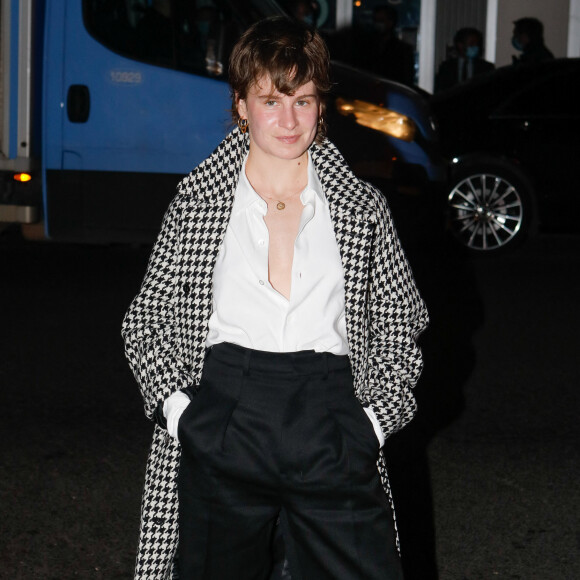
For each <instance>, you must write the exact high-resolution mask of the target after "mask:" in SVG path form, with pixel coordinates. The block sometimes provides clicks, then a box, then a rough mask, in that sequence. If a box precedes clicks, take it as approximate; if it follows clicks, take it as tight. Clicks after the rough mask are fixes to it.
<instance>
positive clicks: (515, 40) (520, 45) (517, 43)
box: [512, 36, 522, 51]
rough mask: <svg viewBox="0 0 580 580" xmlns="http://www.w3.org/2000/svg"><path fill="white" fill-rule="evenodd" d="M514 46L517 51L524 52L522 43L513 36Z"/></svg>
mask: <svg viewBox="0 0 580 580" xmlns="http://www.w3.org/2000/svg"><path fill="white" fill-rule="evenodd" d="M512 46H513V47H514V48H515V49H516V50H520V51H521V50H522V44H521V42H520V41H519V40H518V38H517V36H512Z"/></svg>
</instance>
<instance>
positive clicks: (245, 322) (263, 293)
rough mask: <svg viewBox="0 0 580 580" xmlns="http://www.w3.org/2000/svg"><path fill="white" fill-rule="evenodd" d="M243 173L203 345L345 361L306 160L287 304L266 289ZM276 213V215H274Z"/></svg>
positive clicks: (334, 265)
mask: <svg viewBox="0 0 580 580" xmlns="http://www.w3.org/2000/svg"><path fill="white" fill-rule="evenodd" d="M245 168H246V164H245V162H244V166H243V168H242V172H241V175H240V179H239V181H238V186H237V188H236V191H235V196H234V205H233V208H232V215H231V218H230V222H229V224H228V227H227V230H226V235H225V239H224V242H223V244H222V247H221V249H220V252H219V254H218V257H217V261H216V265H215V268H214V273H213V304H212V315H211V317H210V320H209V331H208V335H207V338H206V345H207V346H208V347H209V346H212V345H214V344H219V343H220V342H230V343H233V344H237V345H240V346H243V347H246V348H251V349H256V350H264V351H270V352H295V351H299V350H314V351H317V352H330V353H332V354H336V355H346V354H348V352H349V351H348V340H347V332H346V317H345V304H344V273H343V268H342V262H341V258H340V252H339V250H338V245H337V243H336V238H335V236H334V228H333V226H332V220H331V219H330V211H329V208H328V202H327V201H326V198H325V196H324V192H323V191H322V186H321V185H320V181H319V180H318V176H317V175H316V171H315V169H314V165H313V163H312V161H311V159H310V154H309V157H308V184H307V186H306V188H305V189H304V191H303V192H302V193H301V194H300V200H301V201H302V204H303V205H304V208H303V210H302V215H301V218H300V225H299V228H298V234H297V236H296V240H295V242H294V257H293V262H292V282H291V290H290V299H289V300H287V299H286V298H285V297H284V296H282V295H281V294H280V293H279V292H277V291H276V290H275V289H274V287H273V286H272V285H271V284H270V282H269V281H268V248H269V244H268V228H267V226H266V223H265V222H264V216H265V215H266V212H267V209H268V206H267V204H266V202H265V201H264V200H263V199H262V198H261V197H260V196H259V195H258V194H257V193H256V191H255V190H254V189H253V187H252V186H251V184H250V182H249V181H248V178H247V177H246V173H245ZM281 211H283V210H281ZM189 402H190V401H189V398H188V397H187V395H186V394H185V393H182V392H181V391H178V392H177V393H174V394H173V395H171V396H170V397H168V399H167V400H166V401H165V403H164V405H163V413H164V415H165V417H166V419H167V430H168V432H169V434H170V435H172V436H173V437H175V438H176V439H177V427H178V423H179V418H180V417H181V414H182V413H183V411H184V410H185V408H186V407H187V405H188V404H189ZM364 410H365V412H366V413H367V415H368V417H369V419H370V421H371V423H372V424H373V428H374V430H375V434H376V436H377V439H378V440H379V443H380V445H381V446H382V445H383V444H384V441H385V438H384V435H383V433H382V430H381V427H380V424H379V422H378V420H377V418H376V416H375V414H374V412H373V410H372V409H371V408H370V407H364Z"/></svg>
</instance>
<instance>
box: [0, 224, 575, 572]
mask: <svg viewBox="0 0 580 580" xmlns="http://www.w3.org/2000/svg"><path fill="white" fill-rule="evenodd" d="M402 223H403V220H401V221H400V224H402ZM423 225H424V224H417V223H415V224H413V223H411V224H410V225H409V226H407V227H400V230H401V233H402V236H403V239H404V241H405V244H406V248H407V251H408V254H409V257H410V260H411V263H412V266H413V269H414V272H415V275H416V278H417V282H418V285H419V288H420V289H421V292H422V294H423V295H424V297H425V300H426V302H427V304H428V306H429V310H430V313H431V319H432V322H431V326H430V329H429V330H428V331H427V333H426V334H425V335H424V336H423V338H422V346H423V350H424V354H425V371H424V374H423V377H422V379H421V382H420V384H419V386H418V387H417V391H416V394H417V399H418V402H419V413H418V416H417V418H416V419H415V420H414V421H413V422H412V423H411V425H410V426H409V427H407V428H405V429H404V430H403V431H402V432H401V433H399V434H397V435H395V436H394V437H392V438H391V439H390V440H389V441H388V443H387V445H388V457H389V464H390V473H391V479H392V484H393V489H394V494H395V502H396V506H397V517H398V523H399V528H400V533H401V542H402V548H403V563H404V567H405V570H406V578H407V580H436V579H439V580H455V579H459V580H463V579H465V580H480V579H495V578H504V579H523V580H536V579H537V580H575V579H577V578H580V559H579V558H578V555H579V552H580V531H579V526H578V522H579V517H578V516H579V512H580V508H579V505H580V497H579V496H580V486H579V485H578V481H579V475H580V462H579V458H578V443H579V439H580V422H579V421H578V418H577V416H578V409H579V408H580V406H579V404H578V403H579V394H578V393H579V388H578V387H579V385H580V376H579V374H580V372H579V365H578V352H579V346H580V340H579V330H578V329H579V328H580V311H579V308H578V296H580V277H579V276H578V272H579V271H580V237H573V236H547V235H544V236H539V237H538V238H535V239H533V240H530V242H529V243H528V244H527V245H525V246H524V247H523V248H521V249H520V250H518V251H516V252H514V253H513V254H509V255H506V256H502V257H497V258H493V259H472V258H469V257H465V256H463V255H462V254H461V253H458V252H457V251H455V250H454V248H453V247H452V246H451V245H449V243H448V242H447V241H446V240H445V239H441V238H439V237H437V236H435V237H432V236H431V233H430V232H429V230H428V228H427V229H422V228H423ZM417 232H419V234H418V235H417ZM147 256H148V249H147V248H132V247H127V246H82V245H60V244H52V243H34V242H23V241H22V240H20V239H19V236H18V235H17V234H16V233H14V232H12V231H8V232H4V234H3V235H0V324H1V329H2V332H1V335H0V344H1V347H0V515H1V517H0V578H2V579H4V578H6V579H11V580H17V579H23V580H33V579H42V580H51V579H54V580H67V579H77V578H86V579H111V580H112V579H121V578H131V577H132V570H133V563H134V558H135V552H136V541H137V534H138V526H139V506H140V494H141V487H142V484H143V476H144V466H145V460H146V455H147V451H148V446H149V439H150V435H151V431H152V427H151V424H150V423H149V422H148V421H147V420H146V419H145V418H144V415H143V412H142V405H141V400H140V396H139V394H138V390H137V386H136V384H135V382H134V379H133V377H132V375H131V374H130V372H129V369H128V367H127V365H126V362H125V360H124V355H123V348H122V342H121V338H120V324H121V320H122V317H123V314H124V312H125V310H126V308H127V306H128V304H129V302H130V300H131V298H132V297H133V296H134V294H135V293H136V292H137V289H138V287H139V283H140V281H141V278H142V276H143V273H144V269H145V266H146V262H147Z"/></svg>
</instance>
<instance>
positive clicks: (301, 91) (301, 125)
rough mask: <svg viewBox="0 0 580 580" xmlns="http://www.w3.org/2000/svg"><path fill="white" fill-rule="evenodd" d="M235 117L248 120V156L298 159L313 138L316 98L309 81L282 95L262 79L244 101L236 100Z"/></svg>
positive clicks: (317, 113) (316, 118)
mask: <svg viewBox="0 0 580 580" xmlns="http://www.w3.org/2000/svg"><path fill="white" fill-rule="evenodd" d="M238 114H239V115H240V117H241V118H243V119H248V125H249V131H250V154H254V155H265V156H266V157H270V158H277V159H286V160H292V159H298V158H299V157H301V156H302V155H303V154H304V153H305V152H306V151H307V149H308V148H309V147H310V145H311V144H312V142H313V141H314V138H315V137H316V130H317V127H318V118H319V116H320V114H321V105H320V98H319V97H318V91H317V90H316V86H315V85H314V83H313V82H312V81H310V82H308V83H306V84H305V85H302V86H301V87H299V88H298V89H297V90H296V92H295V93H294V94H293V95H285V94H283V93H280V92H278V91H277V90H276V88H275V87H274V86H273V85H272V82H271V80H270V78H269V77H265V78H262V79H260V81H259V82H258V83H256V84H254V85H252V87H251V88H250V90H249V91H248V94H247V96H246V99H245V100H241V99H240V100H239V101H238Z"/></svg>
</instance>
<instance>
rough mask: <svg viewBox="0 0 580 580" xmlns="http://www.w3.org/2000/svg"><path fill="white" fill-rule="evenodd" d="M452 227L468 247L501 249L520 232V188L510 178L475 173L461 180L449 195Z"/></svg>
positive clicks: (521, 216) (522, 214) (522, 217)
mask: <svg viewBox="0 0 580 580" xmlns="http://www.w3.org/2000/svg"><path fill="white" fill-rule="evenodd" d="M448 208H449V217H450V227H451V230H452V232H453V235H454V236H455V237H456V238H457V239H458V240H459V242H461V244H463V245H464V246H466V247H467V248H469V249H470V250H476V251H494V250H499V249H501V248H503V247H504V246H506V245H507V244H509V243H510V242H512V241H513V240H514V239H515V238H516V237H517V236H518V234H519V233H520V230H521V229H522V223H523V220H524V205H523V202H522V197H521V195H520V193H519V192H518V190H517V188H516V187H514V186H513V185H512V184H511V183H510V182H509V181H507V180H506V179H504V178H502V177H500V176H498V175H494V174H490V173H475V174H473V175H470V176H468V177H466V178H465V179H463V180H462V181H459V182H458V183H457V184H456V185H455V186H454V187H453V189H452V190H451V192H450V193H449V196H448Z"/></svg>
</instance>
